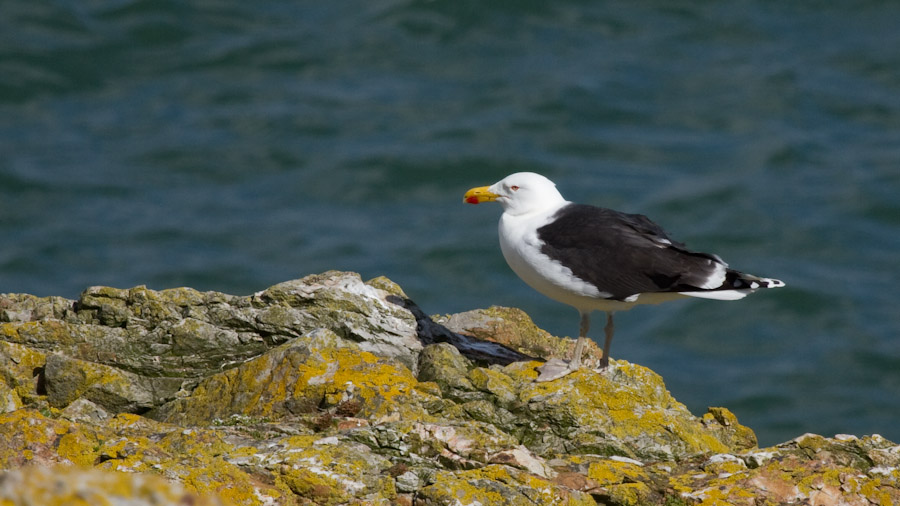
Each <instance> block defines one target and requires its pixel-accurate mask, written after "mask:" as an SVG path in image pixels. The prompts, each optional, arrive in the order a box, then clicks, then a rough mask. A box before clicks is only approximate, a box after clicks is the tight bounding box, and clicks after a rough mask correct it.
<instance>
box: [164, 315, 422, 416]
mask: <svg viewBox="0 0 900 506" xmlns="http://www.w3.org/2000/svg"><path fill="white" fill-rule="evenodd" d="M416 384H417V381H416V379H415V377H414V376H413V375H412V372H411V371H410V370H409V369H407V368H406V366H404V365H403V364H400V363H392V361H391V360H386V359H381V360H379V358H378V357H376V356H375V355H373V354H371V353H369V352H366V351H362V350H360V349H359V346H358V345H357V343H355V342H353V341H346V340H342V339H341V338H339V337H338V336H337V335H336V334H334V333H333V332H331V331H329V330H324V329H323V330H319V331H315V332H312V333H310V334H308V335H305V336H301V337H298V338H296V339H294V340H292V341H291V342H289V343H286V344H284V345H282V346H280V347H278V348H275V349H272V350H270V351H269V352H267V353H265V354H263V355H261V356H260V357H258V358H255V359H253V360H249V361H247V362H244V363H243V364H241V365H240V366H238V367H235V368H233V369H229V370H227V371H224V372H221V373H218V374H214V375H212V376H210V377H209V378H207V379H205V380H203V381H202V382H201V383H200V384H199V385H198V386H197V388H195V389H194V391H193V392H192V393H191V394H190V395H188V396H186V397H183V398H180V399H176V400H174V401H172V402H170V403H168V404H166V405H164V406H162V407H160V408H159V409H158V410H156V411H154V412H153V413H151V414H150V415H149V416H152V417H154V418H158V419H160V420H165V421H170V422H174V423H179V424H182V425H206V424H209V423H210V422H211V421H213V420H221V419H225V418H228V417H230V416H232V415H242V416H248V417H255V418H280V417H285V416H291V415H309V414H315V413H318V412H319V411H320V410H327V409H329V408H335V410H337V411H341V412H342V413H343V414H345V415H353V416H357V415H360V416H364V417H376V418H377V417H383V416H389V415H392V414H393V413H395V412H396V413H398V415H397V416H399V415H400V414H402V415H405V416H417V417H421V416H423V415H424V414H425V410H424V409H422V408H418V406H419V404H420V403H421V402H422V401H423V400H428V399H427V397H428V396H427V394H424V393H421V392H420V391H418V390H416V388H415V386H416Z"/></svg>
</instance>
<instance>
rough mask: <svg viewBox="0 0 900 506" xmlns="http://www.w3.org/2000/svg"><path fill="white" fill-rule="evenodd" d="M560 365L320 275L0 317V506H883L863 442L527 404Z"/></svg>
mask: <svg viewBox="0 0 900 506" xmlns="http://www.w3.org/2000/svg"><path fill="white" fill-rule="evenodd" d="M573 344H574V341H573V340H572V339H560V338H556V337H554V336H551V335H549V334H547V333H546V332H545V331H543V330H541V329H539V328H538V327H536V326H535V325H534V323H533V322H531V320H530V319H529V318H528V316H527V315H526V314H525V313H523V312H521V311H519V310H515V309H509V308H499V307H494V308H489V309H486V310H475V311H468V312H466V313H461V314H458V315H448V316H441V317H435V318H434V319H432V318H431V317H428V316H427V315H425V314H424V313H423V312H422V310H421V309H420V308H418V306H416V305H415V303H413V302H412V301H411V300H409V298H408V297H407V296H406V295H405V294H404V293H403V291H402V290H401V289H400V287H398V286H397V285H395V284H394V283H392V282H391V281H390V280H388V279H386V278H378V279H375V280H372V281H369V282H366V283H364V282H363V281H362V280H361V279H360V278H359V276H358V275H356V274H354V273H343V272H334V271H332V272H327V273H323V274H320V275H314V276H308V277H306V278H303V279H301V280H295V281H288V282H285V283H281V284H278V285H275V286H273V287H271V288H269V289H267V290H264V291H262V292H259V293H256V294H253V295H250V296H246V297H238V296H232V295H226V294H221V293H216V292H198V291H195V290H192V289H190V288H177V289H171V290H162V291H154V290H149V289H147V288H146V287H135V288H131V289H116V288H110V287H92V288H89V289H87V290H85V292H84V293H83V294H82V295H81V297H80V298H79V300H77V301H70V300H66V299H63V298H60V297H45V298H39V297H34V296H31V295H27V294H7V295H0V469H2V470H5V471H6V472H5V474H4V475H3V476H2V477H0V502H3V503H4V504H7V503H9V504H35V503H47V502H48V501H49V503H53V501H56V502H59V503H65V502H66V501H67V500H68V498H70V497H73V496H72V494H76V493H77V494H81V495H79V497H82V498H85V497H87V498H90V499H91V500H95V502H98V503H101V502H102V503H108V504H144V503H147V504H149V503H150V502H148V501H151V502H152V501H156V502H153V503H154V504H159V503H177V502H179V501H181V502H184V503H191V504H242V505H243V504H246V505H282V504H284V505H288V504H290V505H293V504H329V505H331V504H385V505H387V504H407V505H413V504H415V505H445V504H446V505H457V504H510V505H514V504H570V505H575V504H596V503H602V504H611V505H634V506H637V505H652V504H658V505H670V506H671V505H675V504H682V505H687V504H708V505H712V504H736V505H741V504H746V505H751V504H753V505H756V504H790V503H794V504H800V503H804V502H807V503H809V504H826V505H827V504H850V505H855V504H860V505H862V504H867V505H868V504H896V503H900V446H897V445H895V444H894V443H891V442H890V441H887V440H885V439H884V438H881V437H880V436H865V437H856V436H851V435H840V436H836V437H834V438H825V437H822V436H817V435H811V434H810V435H804V436H800V437H798V438H796V439H794V440H792V441H788V442H786V443H783V444H781V445H778V446H775V447H771V448H762V449H760V448H757V446H756V445H757V442H756V437H755V435H754V433H753V431H752V430H751V429H749V428H747V427H745V426H743V425H741V424H740V423H739V422H738V420H737V417H735V415H734V414H733V413H731V412H730V411H728V410H727V409H725V408H710V409H709V411H708V412H707V413H706V414H704V415H703V416H702V417H700V418H698V417H695V416H694V415H693V414H691V413H690V412H689V411H688V410H687V409H686V408H685V407H684V406H683V405H682V404H680V403H679V402H678V401H677V400H675V399H674V398H673V397H672V396H671V394H670V393H669V392H668V391H667V390H666V388H665V384H664V383H663V380H662V378H660V377H659V376H658V375H656V374H655V373H653V372H652V371H650V370H648V369H646V368H644V367H641V366H638V365H635V364H630V363H628V362H625V361H613V362H612V364H611V367H610V368H609V369H608V370H607V371H606V372H604V373H603V374H598V373H595V372H592V371H590V370H582V371H578V372H576V373H574V374H571V375H569V376H566V377H564V378H561V379H559V380H556V381H552V382H547V383H536V382H535V381H534V378H535V377H536V376H537V373H536V371H535V368H536V367H537V366H539V365H540V360H538V359H536V358H533V357H540V358H541V359H543V358H549V357H563V358H565V357H567V355H568V354H569V353H571V351H572V346H573ZM585 356H586V360H588V362H590V361H591V360H597V359H599V358H600V357H601V356H602V354H601V353H600V351H599V349H597V347H596V345H594V344H593V343H590V344H589V346H588V349H587V350H586V355H585ZM79 482H81V483H84V484H85V485H84V488H77V486H76V485H75V484H76V483H79ZM141 483H143V484H145V485H146V486H143V487H141V486H138V484H141ZM73 487H74V488H73ZM153 490H158V492H156V495H152V494H151V492H152V491H153ZM103 494H106V495H103ZM151 495H152V497H151ZM38 498H40V499H38Z"/></svg>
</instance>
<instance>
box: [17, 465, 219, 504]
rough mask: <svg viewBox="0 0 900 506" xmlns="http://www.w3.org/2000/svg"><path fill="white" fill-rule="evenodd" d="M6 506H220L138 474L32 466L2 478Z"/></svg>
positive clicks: (175, 485)
mask: <svg viewBox="0 0 900 506" xmlns="http://www.w3.org/2000/svg"><path fill="white" fill-rule="evenodd" d="M0 504H3V505H4V506H31V505H36V504H39V505H41V506H95V505H98V504H104V505H107V506H160V505H172V504H191V505H194V506H220V505H223V504H224V503H223V502H222V501H221V500H219V499H218V498H216V497H212V496H197V495H196V494H192V493H190V492H187V491H186V490H185V487H184V486H183V485H182V484H181V483H178V482H173V481H168V480H165V479H163V478H160V477H158V476H153V475H148V474H137V473H115V472H103V471H98V470H86V469H80V468H75V467H65V466H56V467H53V468H45V467H37V466H29V467H24V468H20V469H15V470H12V471H8V472H7V473H5V474H4V475H3V476H2V477H0Z"/></svg>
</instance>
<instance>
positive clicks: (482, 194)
mask: <svg viewBox="0 0 900 506" xmlns="http://www.w3.org/2000/svg"><path fill="white" fill-rule="evenodd" d="M493 201H497V202H499V203H500V205H501V206H503V211H504V212H505V213H507V214H510V215H513V216H515V215H519V214H527V213H532V212H536V211H543V210H545V209H549V208H555V207H559V206H560V205H561V204H564V203H565V202H566V199H564V198H563V196H562V195H560V193H559V190H557V189H556V185H555V184H554V183H553V181H550V180H549V179H547V178H546V177H544V176H542V175H540V174H535V173H534V172H517V173H515V174H510V175H508V176H506V177H505V178H503V179H501V180H500V181H498V182H496V183H494V184H493V185H491V186H481V187H478V188H472V189H471V190H469V191H467V192H466V195H465V196H464V197H463V202H467V203H469V204H479V203H481V202H493Z"/></svg>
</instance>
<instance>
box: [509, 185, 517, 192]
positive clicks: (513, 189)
mask: <svg viewBox="0 0 900 506" xmlns="http://www.w3.org/2000/svg"><path fill="white" fill-rule="evenodd" d="M509 189H510V190H512V191H514V192H516V191H519V187H518V186H516V185H513V186H510V187H509Z"/></svg>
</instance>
